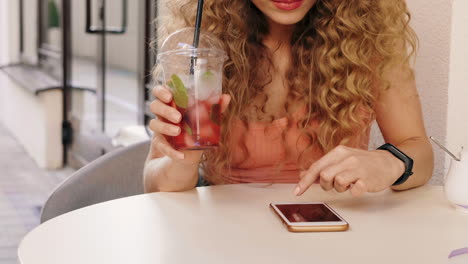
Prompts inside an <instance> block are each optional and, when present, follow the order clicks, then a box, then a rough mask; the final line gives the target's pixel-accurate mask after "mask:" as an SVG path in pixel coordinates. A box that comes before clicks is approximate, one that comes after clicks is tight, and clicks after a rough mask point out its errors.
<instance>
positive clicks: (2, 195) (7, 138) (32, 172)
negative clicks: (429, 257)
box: [0, 124, 73, 264]
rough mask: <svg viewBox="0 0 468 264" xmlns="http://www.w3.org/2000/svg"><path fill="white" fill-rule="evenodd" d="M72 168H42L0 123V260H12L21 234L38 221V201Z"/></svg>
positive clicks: (3, 262)
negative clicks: (52, 169)
mask: <svg viewBox="0 0 468 264" xmlns="http://www.w3.org/2000/svg"><path fill="white" fill-rule="evenodd" d="M72 172H73V170H72V169H63V170H58V171H45V170H42V169H40V168H39V167H38V166H37V165H36V163H35V162H34V160H32V158H31V157H29V155H28V154H27V153H26V151H25V150H24V149H23V147H22V146H21V145H20V144H18V142H17V141H16V140H15V139H14V137H13V136H12V135H11V134H10V133H9V131H8V130H7V129H6V128H5V127H4V126H2V124H0V264H16V263H17V259H16V249H17V247H18V244H19V242H20V241H21V239H22V238H23V236H24V235H25V234H26V233H27V232H28V231H29V230H31V229H32V228H34V227H35V226H37V225H38V224H39V213H40V210H41V205H42V204H43V203H44V201H45V200H46V199H47V196H48V194H49V193H50V192H51V191H52V190H53V189H54V188H55V186H57V185H58V184H59V183H60V182H61V181H62V180H63V179H64V178H65V177H67V176H68V175H70V174H71V173H72Z"/></svg>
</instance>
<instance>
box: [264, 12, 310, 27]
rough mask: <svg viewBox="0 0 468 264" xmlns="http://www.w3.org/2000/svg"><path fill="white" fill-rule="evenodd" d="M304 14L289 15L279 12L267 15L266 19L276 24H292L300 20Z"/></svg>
mask: <svg viewBox="0 0 468 264" xmlns="http://www.w3.org/2000/svg"><path fill="white" fill-rule="evenodd" d="M304 16H305V14H298V15H290V14H279V15H276V14H275V15H274V16H271V17H269V18H268V19H269V20H270V22H273V23H274V24H277V25H282V26H292V25H295V24H297V23H299V21H301V20H302V19H303V18H304Z"/></svg>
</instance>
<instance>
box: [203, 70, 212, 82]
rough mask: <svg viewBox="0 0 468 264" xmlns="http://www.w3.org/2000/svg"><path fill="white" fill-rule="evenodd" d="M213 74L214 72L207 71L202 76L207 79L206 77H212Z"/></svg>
mask: <svg viewBox="0 0 468 264" xmlns="http://www.w3.org/2000/svg"><path fill="white" fill-rule="evenodd" d="M213 76H214V74H213V73H212V72H210V71H206V72H204V73H203V75H202V78H203V79H205V80H206V79H210V78H212V77H213Z"/></svg>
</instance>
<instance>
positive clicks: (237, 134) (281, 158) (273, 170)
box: [223, 110, 370, 183]
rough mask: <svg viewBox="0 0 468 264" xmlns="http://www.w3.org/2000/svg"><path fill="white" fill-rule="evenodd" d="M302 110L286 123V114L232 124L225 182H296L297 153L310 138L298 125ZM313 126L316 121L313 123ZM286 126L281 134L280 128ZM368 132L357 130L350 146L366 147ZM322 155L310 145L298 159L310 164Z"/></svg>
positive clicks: (297, 178)
mask: <svg viewBox="0 0 468 264" xmlns="http://www.w3.org/2000/svg"><path fill="white" fill-rule="evenodd" d="M303 114H305V111H304V110H303V111H298V112H297V113H295V114H293V116H292V118H291V121H290V122H291V125H289V126H288V123H289V122H288V119H287V118H286V117H284V118H281V119H276V120H274V121H273V122H272V123H261V122H249V123H248V125H247V126H246V125H245V124H244V123H243V122H242V121H241V120H237V121H236V122H235V124H234V125H233V130H232V132H231V137H230V142H229V145H230V146H231V149H232V151H233V152H232V153H233V162H232V164H231V170H230V173H224V174H223V179H224V181H225V182H226V183H251V182H260V183H297V182H298V181H299V173H300V171H301V166H300V165H299V164H298V158H299V155H300V154H301V153H302V152H303V151H304V149H305V148H306V147H307V146H308V145H309V142H310V141H309V140H308V139H307V137H306V136H305V135H302V134H301V132H300V130H299V128H298V127H297V122H298V117H300V115H303ZM312 124H313V125H312V127H313V128H315V129H316V128H317V127H318V124H316V123H314V122H312ZM285 129H287V131H286V133H285V135H284V136H283V135H282V134H283V131H284V130H285ZM369 131H370V129H367V131H366V133H364V134H363V133H359V134H358V133H357V134H356V137H353V138H354V140H353V142H351V144H350V145H351V146H353V147H357V148H362V149H367V146H368V142H369ZM322 156H323V153H322V151H321V150H320V149H318V148H317V147H311V148H309V150H307V152H305V153H304V154H303V155H302V157H301V160H303V161H305V160H306V162H307V163H308V164H312V163H313V162H314V161H316V160H318V159H319V158H320V157H322Z"/></svg>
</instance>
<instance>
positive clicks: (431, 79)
mask: <svg viewBox="0 0 468 264" xmlns="http://www.w3.org/2000/svg"><path fill="white" fill-rule="evenodd" d="M220 1H221V0H220ZM163 2H170V0H166V1H155V0H73V1H72V0H0V264H3V263H16V247H17V245H18V243H19V241H20V240H21V238H22V237H23V236H24V234H25V233H26V232H27V231H29V230H31V229H32V228H33V227H35V226H36V225H37V224H38V223H39V220H38V217H39V214H40V210H41V206H42V204H43V203H44V201H45V200H46V199H47V197H48V195H49V194H50V193H51V192H52V191H53V189H54V188H55V187H56V186H57V185H58V184H59V183H60V182H61V181H63V180H65V179H66V178H67V177H69V176H70V175H71V174H72V173H73V172H74V171H75V170H77V169H79V168H80V167H82V166H84V165H86V164H88V163H89V162H91V161H93V160H95V159H97V158H98V157H100V156H102V155H104V154H106V153H109V152H111V151H113V150H115V149H118V148H121V147H123V146H128V145H130V144H133V143H136V142H139V141H144V140H147V139H149V136H148V133H147V131H146V128H145V124H146V123H147V122H148V121H149V120H150V119H151V114H150V113H149V111H148V103H149V101H150V97H149V94H148V91H149V89H150V88H151V87H152V85H151V83H152V80H151V76H150V72H151V69H152V67H153V66H154V64H155V58H156V54H157V48H152V47H151V45H150V43H151V40H153V39H154V38H156V37H157V30H156V27H157V25H156V23H153V21H154V20H155V19H156V18H157V17H158V16H159V15H162V14H164V13H166V12H165V11H164V10H165V9H164V3H163ZM407 2H408V5H409V8H410V11H411V13H412V15H413V18H412V26H413V27H414V29H415V30H416V32H417V34H418V36H419V39H420V49H419V52H418V55H417V58H416V64H415V70H416V81H417V85H418V90H419V92H420V97H421V101H422V104H423V111H424V118H425V122H426V128H427V132H428V134H429V135H432V136H434V137H436V138H437V139H439V140H440V141H441V142H444V143H445V144H446V145H447V147H449V148H450V149H452V150H453V151H454V152H457V151H458V150H459V149H460V147H461V146H463V145H464V146H467V143H468V138H467V136H466V135H468V119H467V116H468V104H467V100H468V48H466V47H468V30H467V25H468V16H466V14H465V13H464V11H466V10H468V1H465V0H448V1H440V0H407ZM159 23H172V21H170V18H166V19H165V20H161V21H159ZM395 125H398V124H395ZM372 134H373V136H372V140H371V144H370V148H375V147H376V146H379V145H381V143H382V141H383V140H382V138H381V136H380V134H379V131H378V128H377V127H376V126H374V129H373V132H372ZM434 150H435V154H436V170H435V173H434V177H433V179H432V180H431V184H442V180H443V175H444V174H445V171H446V168H447V167H448V162H449V161H448V159H446V157H445V156H444V154H443V153H442V152H440V151H439V150H438V149H434Z"/></svg>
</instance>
